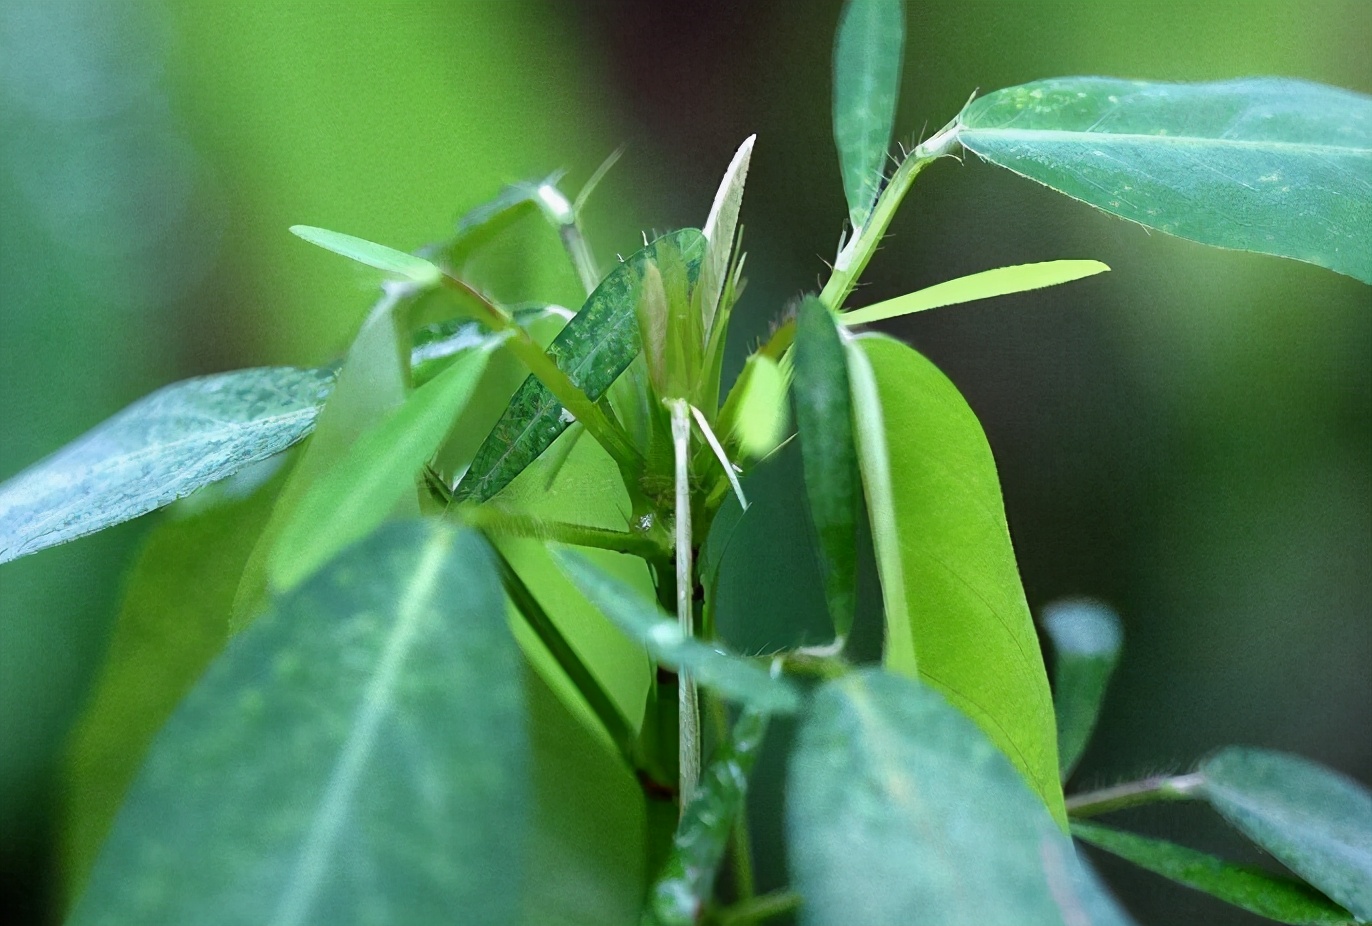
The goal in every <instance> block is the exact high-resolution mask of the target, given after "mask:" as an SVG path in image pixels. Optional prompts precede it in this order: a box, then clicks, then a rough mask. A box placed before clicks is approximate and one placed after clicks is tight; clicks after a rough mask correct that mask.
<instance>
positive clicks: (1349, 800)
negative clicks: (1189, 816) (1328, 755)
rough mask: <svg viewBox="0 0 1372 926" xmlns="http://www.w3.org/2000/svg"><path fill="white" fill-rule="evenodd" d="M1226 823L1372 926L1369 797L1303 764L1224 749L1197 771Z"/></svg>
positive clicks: (1371, 808)
mask: <svg viewBox="0 0 1372 926" xmlns="http://www.w3.org/2000/svg"><path fill="white" fill-rule="evenodd" d="M1200 771H1201V774H1202V775H1203V776H1204V779H1205V784H1204V786H1203V789H1202V794H1203V795H1204V797H1205V798H1206V799H1207V800H1208V801H1209V802H1210V804H1211V806H1213V807H1214V808H1215V809H1216V810H1218V811H1219V812H1220V813H1221V814H1222V815H1223V816H1224V818H1225V819H1227V820H1228V821H1229V822H1230V823H1232V824H1233V825H1234V826H1235V827H1237V828H1238V829H1239V830H1240V831H1241V832H1243V834H1244V835H1246V836H1247V837H1248V838H1249V839H1251V840H1253V841H1254V842H1256V843H1257V844H1258V845H1260V846H1262V847H1263V848H1264V849H1266V850H1267V851H1268V852H1270V853H1272V855H1274V856H1275V857H1276V858H1277V860H1278V861H1280V862H1281V863H1282V864H1283V865H1285V866H1286V867H1287V868H1290V869H1291V870H1292V871H1294V872H1295V873H1296V874H1298V875H1300V876H1301V877H1302V878H1304V879H1305V880H1306V881H1309V882H1310V883H1311V884H1313V885H1314V886H1315V887H1317V888H1319V889H1320V890H1321V891H1323V892H1324V893H1325V894H1327V895H1328V896H1329V897H1331V898H1333V899H1334V900H1335V901H1337V902H1338V903H1340V904H1342V905H1343V906H1345V907H1347V908H1348V909H1349V910H1350V911H1351V912H1352V913H1353V914H1354V915H1355V916H1357V917H1358V918H1359V919H1363V920H1372V793H1369V792H1368V791H1367V789H1366V788H1364V787H1362V786H1361V785H1359V784H1358V783H1357V782H1355V781H1352V780H1351V779H1348V778H1345V777H1344V776H1342V775H1340V774H1338V773H1337V772H1334V771H1331V770H1330V769H1327V768H1325V767H1323V766H1321V765H1317V764H1316V763H1314V762H1311V761H1309V760H1307V759H1301V758H1299V757H1297V756H1289V755H1285V754H1283V753H1279V752H1271V751H1268V750H1265V749H1245V748H1240V747H1232V746H1231V747H1229V748H1228V749H1223V750H1221V751H1220V752H1218V753H1216V754H1215V755H1213V756H1211V757H1210V758H1209V759H1207V760H1206V761H1205V762H1204V763H1202V764H1201V768H1200Z"/></svg>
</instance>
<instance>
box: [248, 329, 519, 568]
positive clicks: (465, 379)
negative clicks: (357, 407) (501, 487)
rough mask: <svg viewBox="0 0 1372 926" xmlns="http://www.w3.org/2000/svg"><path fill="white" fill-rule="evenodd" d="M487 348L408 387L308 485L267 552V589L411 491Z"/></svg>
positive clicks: (314, 563)
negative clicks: (399, 399) (399, 400)
mask: <svg viewBox="0 0 1372 926" xmlns="http://www.w3.org/2000/svg"><path fill="white" fill-rule="evenodd" d="M493 346H495V342H494V341H493V340H490V341H488V342H487V345H486V347H487V349H477V350H472V351H468V352H467V353H465V354H464V355H463V356H462V358H461V359H459V360H458V361H457V362H455V363H454V364H453V365H452V366H450V367H448V368H447V369H446V370H444V371H443V372H442V373H441V374H439V375H438V377H437V378H435V379H434V380H432V381H430V382H429V383H428V384H426V385H424V386H422V387H420V388H419V389H417V390H415V392H414V394H413V395H411V396H410V397H409V398H408V399H407V400H406V401H405V404H404V405H402V406H400V407H399V408H398V409H396V410H395V411H394V412H392V413H391V414H390V415H388V416H387V417H386V418H385V419H384V420H383V421H382V422H381V423H380V424H379V425H377V426H376V427H375V428H373V429H372V430H370V431H368V432H367V433H365V434H363V435H362V436H361V437H360V438H359V439H358V440H357V442H356V443H355V444H353V445H352V446H351V447H350V448H349V449H348V451H347V453H346V454H345V455H344V457H343V458H342V459H341V460H340V461H339V462H338V463H337V464H336V465H335V466H333V467H332V468H331V469H330V470H329V471H328V472H327V473H326V474H324V476H323V477H322V478H320V479H319V480H318V481H317V482H315V483H314V484H312V485H311V486H310V487H309V489H308V490H307V491H306V492H305V495H304V497H303V498H302V499H301V500H300V504H299V505H298V506H297V507H296V509H295V513H294V514H293V515H292V517H291V520H290V522H289V523H288V524H287V525H286V527H285V529H284V530H282V532H281V536H280V537H279V538H278V539H277V542H276V547H275V549H274V551H273V553H272V557H271V560H270V564H269V567H270V578H271V584H272V587H273V588H275V589H276V590H278V591H286V590H289V589H291V588H294V587H295V586H296V585H298V584H299V583H300V581H301V580H302V579H304V578H306V577H307V576H309V575H311V574H312V573H313V572H314V571H315V570H317V569H318V568H319V567H320V566H322V565H324V564H325V563H326V562H328V561H329V560H330V559H332V558H333V557H334V555H335V554H337V553H338V551H339V550H341V549H343V548H344V547H345V546H348V545H349V544H351V543H353V542H354V541H356V540H359V539H361V538H362V537H365V536H366V535H367V534H369V533H371V532H372V530H373V529H375V528H376V526H377V525H378V524H380V523H381V522H382V521H384V520H386V517H387V516H388V515H389V514H390V513H391V512H392V511H394V510H395V506H396V504H397V503H398V502H399V501H400V500H401V499H402V498H404V497H405V495H406V494H407V493H411V494H412V493H413V492H414V491H415V480H416V477H417V475H418V473H419V471H420V468H421V467H422V466H423V465H424V463H425V462H427V461H428V460H429V458H431V457H432V456H433V455H434V452H435V451H437V450H438V447H439V444H441V443H442V442H443V438H444V437H445V436H446V435H447V434H448V431H449V430H450V429H451V428H452V426H453V422H454V421H455V420H456V419H457V416H458V413H460V412H461V411H462V408H463V406H464V405H466V403H467V400H468V399H469V398H470V397H471V395H472V391H473V390H474V389H475V388H476V384H477V383H478V382H479V381H480V379H481V374H482V373H483V372H484V371H485V369H486V362H487V360H488V359H489V357H490V351H489V348H490V347H493Z"/></svg>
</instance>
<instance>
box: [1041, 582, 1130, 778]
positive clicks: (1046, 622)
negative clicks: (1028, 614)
mask: <svg viewBox="0 0 1372 926" xmlns="http://www.w3.org/2000/svg"><path fill="white" fill-rule="evenodd" d="M1043 628H1044V630H1046V631H1047V632H1048V637H1049V639H1050V640H1052V641H1053V708H1054V712H1055V713H1056V714H1057V718H1058V765H1059V767H1060V768H1061V770H1062V777H1063V780H1066V779H1067V776H1069V775H1070V774H1072V769H1073V768H1075V767H1076V764H1077V761H1078V760H1079V759H1080V758H1081V754H1082V752H1084V751H1085V750H1086V744H1087V743H1088V742H1090V740H1091V733H1092V731H1094V730H1095V728H1096V718H1097V717H1099V716H1100V705H1101V701H1102V700H1103V699H1104V698H1105V688H1106V686H1107V685H1109V684H1110V676H1111V675H1112V674H1114V671H1115V664H1116V663H1117V662H1119V656H1120V645H1121V644H1122V643H1123V641H1124V632H1123V630H1122V629H1121V628H1120V621H1119V618H1118V617H1116V616H1115V612H1113V611H1111V610H1110V609H1109V608H1107V607H1105V606H1104V605H1102V604H1099V603H1097V602H1094V601H1085V600H1066V601H1059V602H1055V603H1054V604H1052V605H1050V606H1049V607H1047V608H1045V609H1044V611H1043Z"/></svg>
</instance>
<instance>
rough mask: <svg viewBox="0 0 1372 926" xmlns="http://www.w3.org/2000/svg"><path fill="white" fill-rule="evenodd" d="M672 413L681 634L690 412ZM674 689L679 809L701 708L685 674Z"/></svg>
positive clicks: (690, 628)
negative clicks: (675, 689)
mask: <svg viewBox="0 0 1372 926" xmlns="http://www.w3.org/2000/svg"><path fill="white" fill-rule="evenodd" d="M670 406H671V412H672V449H673V456H674V458H675V464H676V616H677V622H678V623H679V624H680V625H681V632H682V633H683V634H685V635H686V636H688V637H689V636H691V635H692V634H693V633H694V621H693V620H692V610H693V603H692V595H691V591H692V589H693V587H694V583H693V582H692V578H693V576H694V574H695V569H694V563H693V562H692V556H691V469H690V457H691V412H690V408H689V406H688V405H687V404H686V400H685V399H672V400H671V401H670ZM678 678H679V680H680V687H679V688H678V689H677V705H678V720H677V729H678V736H677V746H678V752H677V756H678V758H677V763H678V765H679V767H680V770H681V772H680V787H679V789H678V790H679V792H680V794H681V809H682V810H683V811H685V809H686V805H688V804H690V803H691V798H692V797H693V796H694V795H695V790H696V782H697V781H699V780H700V705H699V702H698V700H697V698H696V685H695V680H694V679H692V678H691V676H690V674H689V673H688V672H685V671H682V672H680V673H679V674H678Z"/></svg>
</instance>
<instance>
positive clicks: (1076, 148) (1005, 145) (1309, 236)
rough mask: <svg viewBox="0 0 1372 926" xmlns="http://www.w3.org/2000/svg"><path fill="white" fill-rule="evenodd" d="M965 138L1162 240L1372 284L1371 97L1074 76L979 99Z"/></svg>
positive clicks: (1297, 84)
mask: <svg viewBox="0 0 1372 926" xmlns="http://www.w3.org/2000/svg"><path fill="white" fill-rule="evenodd" d="M957 138H958V140H959V141H960V142H961V143H962V145H963V146H964V147H965V148H967V149H968V150H969V151H973V152H975V153H976V154H978V155H980V156H981V157H982V158H984V159H986V160H988V161H991V162H993V163H996V164H999V165H1001V166H1002V167H1006V168H1008V169H1010V170H1012V171H1014V172H1016V173H1018V174H1022V175H1023V176H1025V177H1028V178H1030V179H1032V180H1037V181H1038V182H1040V183H1043V184H1045V185H1047V186H1050V187H1052V188H1053V189H1055V190H1058V191H1059V192H1062V193H1066V194H1067V195H1068V196H1071V197H1074V198H1076V199H1080V200H1082V201H1084V202H1087V203H1090V204H1091V205H1093V206H1096V207H1097V208H1100V209H1103V210H1105V211H1106V212H1110V213H1113V214H1114V215H1118V216H1122V217H1123V218H1126V219H1130V220H1132V221H1134V222H1138V223H1140V224H1142V225H1146V226H1148V227H1150V228H1156V229H1159V230H1160V231H1164V232H1167V233H1168V234H1172V235H1177V236H1179V237H1182V238H1189V239H1191V240H1193V241H1199V242H1202V243H1204V244H1211V245H1217V246H1219V247H1225V248H1236V249H1240V250H1245V251H1257V252H1260V253H1263V254H1275V255H1278V256H1281V257H1291V258H1295V259H1296V260H1302V261H1307V262H1309V263H1312V264H1318V265H1319V266H1322V267H1328V268H1330V269H1331V270H1336V271H1338V272H1339V273H1345V274H1348V275H1349V276H1352V277H1356V278H1357V279H1359V280H1362V281H1363V282H1365V283H1369V282H1372V246H1370V245H1369V242H1372V97H1367V96H1364V95H1362V94H1358V93H1353V92H1350V91H1347V90H1341V89H1338V88H1335V87H1327V86H1324V85H1322V84H1315V83H1310V82H1307V81H1301V80H1289V79H1283V78H1270V77H1265V78H1251V79H1244V80H1230V81H1221V82H1217V83H1207V84H1169V83H1149V82H1145V81H1130V80H1117V79H1113V78H1105V77H1064V78H1057V79H1053V80H1043V81H1038V82H1036V83H1031V84H1025V85H1024V86H1021V87H1011V88H1009V89H1006V90H1000V91H997V92H996V93H992V94H990V95H989V96H986V97H982V98H981V99H979V100H976V101H975V102H973V103H971V104H970V105H969V106H968V107H967V108H966V109H965V110H963V112H962V114H961V116H959V127H958V129H957Z"/></svg>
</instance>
